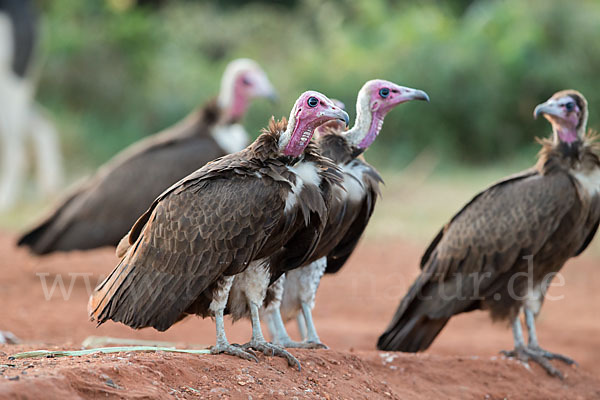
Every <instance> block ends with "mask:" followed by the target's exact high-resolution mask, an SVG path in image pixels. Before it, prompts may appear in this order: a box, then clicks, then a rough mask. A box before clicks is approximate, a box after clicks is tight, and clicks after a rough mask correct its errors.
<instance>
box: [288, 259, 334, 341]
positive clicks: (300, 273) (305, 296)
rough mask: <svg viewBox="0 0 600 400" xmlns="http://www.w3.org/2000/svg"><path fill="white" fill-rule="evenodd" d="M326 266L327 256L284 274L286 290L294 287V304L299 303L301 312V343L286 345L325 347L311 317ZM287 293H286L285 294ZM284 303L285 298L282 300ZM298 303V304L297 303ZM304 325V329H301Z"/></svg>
mask: <svg viewBox="0 0 600 400" xmlns="http://www.w3.org/2000/svg"><path fill="white" fill-rule="evenodd" d="M326 268H327V257H322V258H320V259H318V260H316V261H314V262H312V263H310V264H308V265H306V266H304V267H301V268H297V269H294V270H292V271H289V272H288V273H287V274H286V276H287V277H286V279H287V282H286V290H288V288H290V289H291V288H294V289H295V293H294V301H293V303H294V305H299V306H300V310H301V313H298V314H297V317H296V318H297V319H298V329H299V330H300V334H301V336H302V339H303V342H302V343H295V342H294V343H293V344H291V345H289V346H286V347H301V348H309V349H326V348H327V346H325V345H324V344H323V343H321V340H320V339H319V335H318V334H317V330H316V328H315V324H314V322H313V319H312V308H313V306H314V304H315V297H316V295H317V289H318V288H319V283H320V282H321V278H322V277H323V274H324V273H325V269H326ZM285 295H287V293H286V294H285ZM285 295H284V296H285ZM284 303H285V300H284ZM298 303H299V304H298ZM304 327H306V329H303V328H304Z"/></svg>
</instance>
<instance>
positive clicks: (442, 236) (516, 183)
mask: <svg viewBox="0 0 600 400" xmlns="http://www.w3.org/2000/svg"><path fill="white" fill-rule="evenodd" d="M540 115H543V116H544V117H545V118H546V119H547V120H548V121H550V123H551V124H552V129H553V136H552V139H545V140H540V143H541V145H542V149H541V150H540V153H539V156H538V162H537V164H536V165H535V166H534V167H533V168H530V169H528V170H525V171H523V172H521V173H518V174H516V175H512V176H509V177H507V178H505V179H503V180H501V181H500V182H498V183H496V184H494V185H492V186H490V187H489V188H488V189H486V190H484V191H483V192H481V193H479V194H478V195H476V196H475V197H474V198H473V199H472V200H471V201H470V202H469V203H467V205H465V206H464V207H463V208H462V210H460V211H459V212H458V214H456V215H455V216H454V217H453V218H452V219H451V220H450V222H448V223H447V224H446V225H445V226H444V227H443V228H442V229H441V231H440V232H439V233H438V234H437V236H436V237H435V239H433V242H432V243H431V244H430V245H429V248H428V249H427V250H426V251H425V254H424V255H423V257H422V259H421V270H422V272H421V274H420V275H419V277H418V278H417V279H416V281H415V282H414V283H413V285H412V286H411V288H410V289H409V291H408V293H407V294H406V296H405V297H404V298H403V299H402V301H401V302H400V306H399V307H398V310H397V311H396V314H395V315H394V317H393V319H392V321H391V323H390V325H389V326H388V328H387V330H386V331H385V333H383V334H382V335H381V337H380V338H379V341H378V343H377V348H379V349H380V350H398V351H405V352H417V351H422V350H425V349H427V348H428V347H429V346H430V345H431V343H432V342H433V340H434V339H435V338H436V336H437V335H438V334H439V333H440V331H441V330H442V329H443V328H444V326H445V325H446V323H447V322H448V320H449V319H450V318H451V317H452V316H453V315H456V314H460V313H463V312H467V311H472V310H488V311H489V312H490V314H491V317H492V319H494V320H506V321H509V322H510V324H511V326H512V331H513V336H514V345H515V348H514V350H512V351H505V352H503V353H504V354H505V355H508V356H513V357H516V358H518V359H519V360H521V361H523V362H527V361H529V360H531V361H534V362H536V363H538V364H540V365H541V366H542V367H543V368H544V369H545V370H546V371H547V372H548V373H549V374H551V375H554V376H560V377H562V376H563V375H562V373H561V372H560V371H559V370H558V369H557V368H556V367H554V366H553V365H552V364H551V363H550V361H549V360H553V359H556V360H560V361H563V362H566V363H567V364H573V361H572V360H571V359H570V358H568V357H565V356H563V355H560V354H556V353H551V352H549V351H546V350H544V349H542V348H541V347H540V345H539V343H538V340H537V335H536V329H535V317H536V316H537V315H538V313H539V312H540V309H541V306H542V303H543V301H544V297H545V294H546V291H547V290H548V288H549V286H550V284H551V282H552V279H553V277H554V276H555V275H556V274H557V273H558V272H559V271H560V269H561V268H562V266H563V265H564V264H565V262H566V261H567V260H568V259H570V258H571V257H575V256H577V255H579V254H581V253H582V252H583V251H584V250H585V249H586V247H587V246H588V245H589V243H590V242H591V241H592V239H593V237H594V235H595V233H596V230H597V228H598V222H599V220H600V198H599V191H600V159H599V154H600V153H599V151H600V148H599V145H598V142H597V140H596V136H594V135H592V134H591V133H589V132H586V125H587V117H588V109H587V101H586V100H585V98H584V97H583V95H582V94H581V93H579V92H577V91H574V90H565V91H561V92H558V93H556V94H554V96H552V97H551V98H550V99H549V100H548V101H547V102H545V103H543V104H540V105H538V106H537V107H536V108H535V111H534V116H535V117H537V116H540ZM521 313H523V314H524V319H525V324H526V326H527V330H528V333H529V340H528V343H525V339H524V337H523V332H522V327H521V320H520V314H521Z"/></svg>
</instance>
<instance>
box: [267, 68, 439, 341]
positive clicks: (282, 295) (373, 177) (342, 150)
mask: <svg viewBox="0 0 600 400" xmlns="http://www.w3.org/2000/svg"><path fill="white" fill-rule="evenodd" d="M411 100H425V101H429V97H428V96H427V93H425V92H423V91H422V90H416V89H411V88H407V87H402V86H398V85H396V84H394V83H392V82H389V81H385V80H380V79H376V80H371V81H368V82H366V83H365V84H364V85H363V87H362V88H361V90H360V91H359V93H358V98H357V101H356V120H355V123H354V126H353V127H352V128H351V129H349V130H347V131H345V130H344V128H345V127H343V126H341V125H340V124H337V125H334V123H333V122H330V123H328V126H327V127H325V128H319V130H318V135H319V137H318V138H317V140H316V143H317V146H318V149H319V152H320V153H321V155H323V156H325V157H328V158H330V159H331V160H332V161H333V162H334V163H335V164H336V165H337V166H338V167H339V168H340V169H341V171H342V173H343V182H342V185H341V186H336V187H335V188H334V191H335V193H334V198H333V201H332V202H331V205H330V207H329V212H328V218H327V226H326V228H325V232H324V233H323V234H322V235H321V237H320V239H319V242H318V244H317V247H316V250H315V252H314V253H313V255H312V256H311V257H310V258H309V259H308V262H307V263H306V264H305V265H304V266H302V267H301V268H297V269H294V270H292V271H290V272H288V273H286V274H285V275H283V276H282V277H281V278H280V279H279V280H277V281H276V282H275V283H274V284H273V285H272V287H271V288H270V289H269V290H270V291H273V295H272V296H270V298H273V299H275V300H279V299H281V300H280V301H273V302H272V303H270V304H265V310H264V312H265V313H266V314H267V316H268V318H267V319H268V322H269V330H270V333H271V337H272V338H273V341H274V342H275V343H278V344H281V345H283V346H285V347H305V348H320V347H325V346H324V345H323V344H322V343H321V340H320V339H319V336H318V334H317V331H316V328H315V326H314V323H313V319H312V308H313V307H314V303H315V295H316V291H317V288H318V286H319V282H320V280H321V277H322V276H323V274H324V273H335V272H337V271H339V270H340V268H342V266H343V265H344V264H345V262H346V260H347V259H348V257H350V255H351V254H352V252H353V251H354V248H355V247H356V244H357V243H358V241H359V239H360V237H361V236H362V233H363V232H364V230H365V228H366V226H367V224H368V222H369V219H370V217H371V214H372V213H373V209H374V207H375V201H376V200H377V196H378V193H379V183H380V182H382V180H381V177H380V176H379V174H378V173H377V171H376V170H375V168H373V167H372V166H371V165H369V164H368V163H367V162H366V161H365V160H364V159H363V158H362V157H361V155H362V154H363V152H364V151H365V150H366V149H367V148H368V147H369V146H370V145H371V144H372V143H373V141H374V140H375V139H376V138H377V135H378V134H379V132H380V130H381V128H382V126H383V120H384V118H385V116H386V114H387V113H388V112H389V111H391V110H392V109H393V108H394V107H396V106H398V105H399V104H402V103H405V102H408V101H411ZM294 317H296V318H298V325H299V328H300V331H301V332H302V333H303V338H304V339H305V340H304V341H303V342H295V341H292V340H291V339H290V337H289V335H288V334H287V332H286V329H285V326H284V324H283V321H284V320H289V319H292V318H294Z"/></svg>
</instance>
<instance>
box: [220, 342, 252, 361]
mask: <svg viewBox="0 0 600 400" xmlns="http://www.w3.org/2000/svg"><path fill="white" fill-rule="evenodd" d="M210 353H211V354H221V353H224V354H229V355H230V356H235V357H239V358H243V359H244V360H248V361H256V362H258V357H256V353H254V352H253V351H252V350H250V349H244V348H242V347H241V346H236V345H232V344H229V343H222V344H216V345H214V346H213V347H211V348H210Z"/></svg>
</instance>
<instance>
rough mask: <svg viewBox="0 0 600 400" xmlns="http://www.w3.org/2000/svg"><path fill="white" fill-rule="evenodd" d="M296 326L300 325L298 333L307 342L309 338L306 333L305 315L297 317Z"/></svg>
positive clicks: (300, 314)
mask: <svg viewBox="0 0 600 400" xmlns="http://www.w3.org/2000/svg"><path fill="white" fill-rule="evenodd" d="M296 324H297V325H298V332H300V337H301V338H302V340H306V338H307V337H308V333H306V320H305V319H304V315H303V314H302V313H301V312H299V313H298V314H297V315H296Z"/></svg>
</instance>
